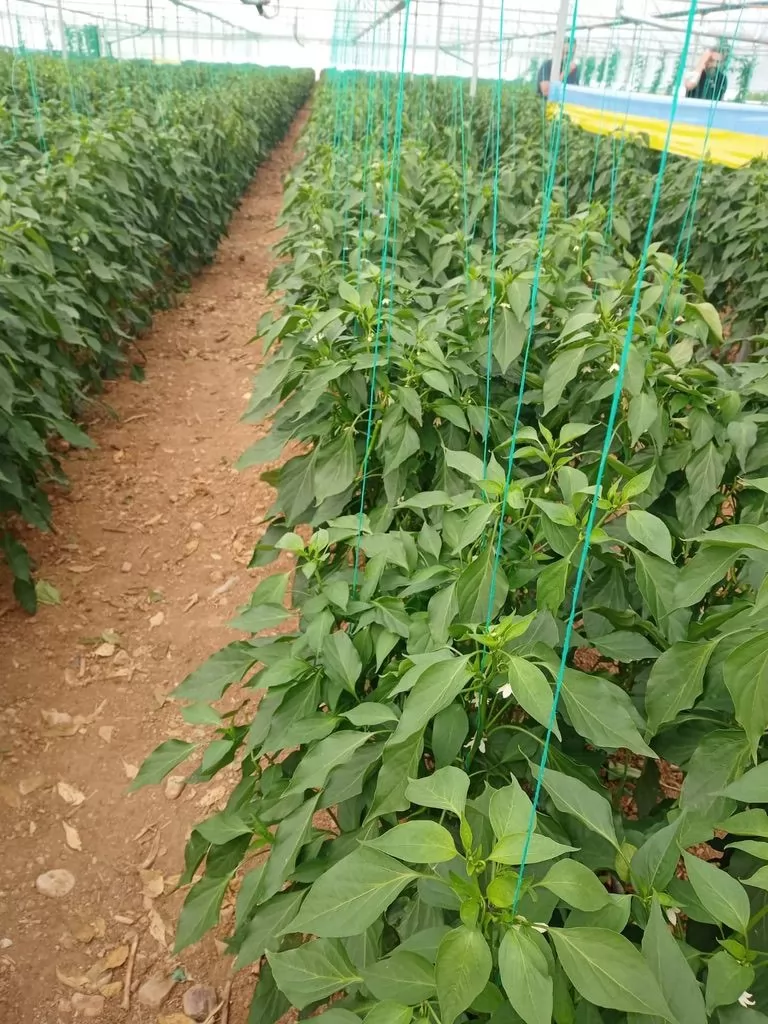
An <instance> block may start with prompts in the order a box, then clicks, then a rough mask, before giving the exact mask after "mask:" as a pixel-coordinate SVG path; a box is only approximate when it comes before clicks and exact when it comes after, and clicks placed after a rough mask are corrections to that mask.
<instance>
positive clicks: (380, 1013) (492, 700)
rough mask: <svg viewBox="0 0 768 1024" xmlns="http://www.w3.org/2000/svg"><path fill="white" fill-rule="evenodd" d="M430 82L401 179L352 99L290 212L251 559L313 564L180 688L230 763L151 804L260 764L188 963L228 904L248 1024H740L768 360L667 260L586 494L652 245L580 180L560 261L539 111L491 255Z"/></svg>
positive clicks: (180, 748)
mask: <svg viewBox="0 0 768 1024" xmlns="http://www.w3.org/2000/svg"><path fill="white" fill-rule="evenodd" d="M417 92H418V89H417V87H416V86H414V87H411V86H409V87H408V90H407V95H406V101H405V109H404V114H403V123H404V125H405V130H404V133H403V140H402V146H401V147H400V151H399V152H397V150H398V146H397V142H396V140H393V137H392V134H391V132H389V131H387V130H386V129H387V127H388V125H389V122H387V121H386V120H385V119H384V118H383V116H382V109H381V106H380V105H379V103H378V101H377V100H375V99H374V104H373V110H374V115H372V113H371V110H372V108H371V106H370V103H371V96H372V95H374V97H375V95H378V94H374V93H373V92H370V91H367V90H366V89H365V88H361V89H360V90H359V94H358V97H357V107H358V110H357V125H358V126H360V125H361V124H362V125H365V126H367V131H361V132H360V133H359V134H358V136H357V137H356V138H352V137H350V138H348V139H346V140H341V141H340V136H339V134H338V133H336V139H335V142H336V144H335V145H331V144H330V143H329V139H331V138H332V137H333V136H334V124H335V118H337V116H338V114H337V109H336V106H335V92H334V90H333V89H332V88H330V87H327V88H324V89H321V91H320V92H319V93H318V94H317V95H316V100H315V110H314V113H313V117H312V120H311V122H310V127H309V130H308V133H307V135H306V138H305V147H304V148H305V156H304V159H303V161H302V162H301V163H300V164H299V166H298V167H297V168H296V169H295V171H294V173H293V175H292V177H291V178H290V180H289V182H288V185H287V189H286V194H285V206H284V214H283V222H284V226H285V231H286V233H285V236H284V239H283V241H282V243H281V254H282V256H283V257H284V260H283V262H282V263H281V264H280V266H279V267H278V269H277V270H276V271H275V272H274V274H273V278H272V285H273V287H274V288H275V289H277V290H279V291H280V292H281V295H282V299H281V303H282V311H281V314H280V315H277V314H275V315H274V316H271V317H267V318H266V319H265V321H264V323H262V325H261V327H260V330H259V335H258V337H259V339H260V341H261V343H263V345H264V348H265V351H266V353H267V359H266V362H265V365H264V367H263V368H262V369H261V370H260V372H259V373H258V375H257V377H256V380H255V385H254V390H253V393H252V395H251V398H250V403H249V407H248V410H247V413H246V420H247V421H249V422H252V423H254V424H256V423H261V422H262V421H263V420H264V419H265V418H266V417H271V427H270V429H269V431H268V433H267V434H266V436H264V437H262V438H261V439H260V440H258V441H257V442H256V443H255V444H254V445H253V446H252V447H251V448H250V449H249V450H248V451H247V452H246V453H245V454H244V456H243V458H242V460H241V466H242V467H243V468H244V469H246V468H248V467H253V466H256V465H259V464H264V463H266V464H268V465H271V466H272V468H267V469H266V470H264V471H263V479H265V480H267V481H268V482H269V483H271V484H272V485H273V486H274V488H275V500H274V504H273V506H272V508H271V510H270V511H269V513H268V517H267V524H266V526H267V528H266V530H265V532H264V534H263V536H262V537H261V538H260V540H259V543H258V544H257V545H256V548H255V551H254V556H253V561H252V565H253V566H254V567H259V566H265V565H268V564H269V563H270V562H271V561H272V560H273V559H274V558H276V557H277V556H278V555H280V554H281V553H284V552H290V553H292V554H293V555H294V556H295V571H294V572H281V573H277V574H273V575H267V576H265V577H264V578H263V579H262V580H261V582H260V583H259V584H258V586H257V587H256V589H255V590H254V592H253V594H252V596H251V599H250V601H249V602H248V604H247V605H246V606H245V607H243V608H242V609H241V610H240V612H239V614H238V616H237V617H236V618H235V619H234V621H233V622H232V626H233V627H234V628H235V629H237V630H240V631H243V632H244V633H246V634H248V636H247V638H246V639H238V640H234V641H233V642H232V643H230V644H229V645H228V646H227V647H225V648H224V649H223V650H221V651H219V652H218V653H216V654H215V655H213V657H212V658H210V659H209V660H208V661H207V662H206V663H204V664H203V665H202V666H201V667H199V668H198V669H197V670H196V671H194V672H193V673H192V674H191V675H190V676H188V677H187V678H186V679H185V680H184V681H183V682H182V683H181V685H180V686H179V687H178V689H177V691H176V696H177V697H178V698H179V699H181V700H183V701H185V707H184V709H183V712H182V714H183V716H184V718H185V719H186V720H187V721H188V722H193V723H210V724H212V725H213V726H214V729H215V735H214V738H213V739H212V741H211V742H210V743H209V744H207V746H205V745H204V746H202V748H201V745H200V744H196V743H192V742H187V741H184V740H181V739H170V740H168V741H166V742H165V743H163V744H162V745H161V746H160V747H159V748H157V750H155V751H154V752H153V753H152V754H151V755H150V756H149V757H148V759H147V760H146V762H145V763H144V765H143V767H142V769H141V771H140V773H139V776H138V777H137V779H136V781H135V783H134V785H135V786H136V787H139V786H142V785H144V784H147V783H152V782H158V781H160V780H161V779H162V778H163V777H164V776H165V775H166V774H167V773H168V772H170V771H172V770H173V769H174V768H176V767H177V766H178V765H180V764H183V763H184V762H185V761H187V760H188V759H191V758H196V759H198V764H197V767H196V768H195V769H194V771H192V773H191V775H190V781H192V782H196V781H207V780H209V779H211V778H213V777H214V776H215V775H216V774H217V772H219V771H220V770H221V769H222V768H223V767H224V766H226V765H229V764H231V763H233V762H236V763H237V764H238V766H239V769H240V773H241V777H240V781H239V783H238V784H237V786H236V788H235V789H234V790H233V792H232V793H231V796H230V797H229V800H228V803H227V806H226V808H225V809H224V810H223V811H221V812H218V813H216V814H214V815H212V816H211V817H209V818H207V819H206V820H205V821H202V822H200V823H199V824H198V825H197V826H196V828H195V829H194V830H193V832H192V833H191V836H190V839H189V842H188V845H187V848H186V853H185V862H186V864H185V872H184V875H183V876H182V879H181V884H182V885H184V886H190V888H189V890H188V893H187V895H186V899H185V902H184V906H183V909H182V912H181V916H180V920H179V925H178V933H177V949H178V950H182V949H184V948H185V947H186V946H188V945H189V944H190V943H193V942H195V941H197V940H199V939H200V938H201V937H202V935H203V934H205V932H206V931H207V930H208V929H209V928H211V927H213V926H214V925H216V923H217V921H218V918H219V913H220V908H221V906H222V903H223V901H224V899H225V897H228V894H231V893H233V892H234V893H235V894H236V908H235V917H234V925H233V926H232V928H231V929H230V934H229V938H228V941H229V947H230V950H231V952H232V953H233V954H235V955H236V957H237V959H236V966H237V967H238V968H242V967H245V966H247V965H253V964H257V963H258V964H259V965H260V966H259V974H258V982H257V984H256V989H255V994H254V997H253V1003H252V1007H251V1012H250V1017H249V1024H256V1022H258V1024H273V1022H275V1021H277V1020H278V1019H279V1018H280V1017H282V1015H283V1014H285V1013H286V1012H287V1011H288V1010H289V1009H291V1008H295V1009H298V1011H300V1016H301V1017H302V1018H304V1017H307V1016H309V1015H311V1014H315V1013H318V1012H319V1013H320V1014H321V1017H322V1020H323V1021H324V1022H325V1021H327V1024H359V1022H360V1021H361V1020H364V1021H366V1022H371V1024H409V1022H410V1021H411V1020H416V1021H420V1022H427V1021H431V1022H433V1024H454V1022H455V1021H457V1020H459V1021H465V1020H470V1021H490V1022H493V1024H519V1022H520V1021H523V1022H525V1024H549V1022H550V1021H551V1020H554V1021H555V1022H556V1024H600V1022H605V1024H609V1022H619V1021H621V1022H623V1021H627V1022H632V1024H636V1022H637V1021H638V1020H639V1019H647V1018H652V1019H655V1020H663V1021H669V1022H673V1024H704V1022H706V1021H707V1020H719V1021H721V1022H722V1024H740V1021H741V1017H742V1016H745V1015H747V1014H748V1013H751V1014H753V1015H755V1014H756V1013H757V1012H758V1011H757V1010H755V1009H752V1008H751V1007H752V1006H753V1005H754V1003H755V1002H757V1004H758V1005H761V1004H762V1003H763V1001H764V1000H765V999H766V998H768V981H767V979H768V975H767V974H766V971H765V965H766V963H767V962H768V896H767V895H766V893H767V891H768V868H766V862H768V841H767V840H768V814H766V804H768V760H767V759H766V758H764V757H763V755H764V754H765V753H766V745H765V740H764V733H765V730H766V727H768V585H767V584H766V581H765V575H766V568H768V530H766V528H765V521H766V500H767V498H766V493H767V492H768V425H767V421H768V416H766V413H765V396H766V389H767V388H768V364H766V363H764V362H763V361H761V360H760V359H758V358H755V357H753V358H751V359H749V360H747V361H745V362H743V363H738V364H730V363H725V364H721V362H720V361H719V360H717V359H716V358H714V356H713V353H715V352H717V351H718V350H719V349H720V347H721V345H722V343H723V336H722V325H721V321H720V318H719V317H718V314H717V310H716V309H715V308H714V306H713V305H712V304H711V303H710V302H709V301H708V300H707V298H706V296H705V295H704V293H703V290H702V289H703V284H702V280H701V278H699V277H697V276H696V275H693V274H687V273H686V272H685V271H684V269H683V268H682V267H681V266H680V265H679V264H677V263H676V262H675V260H674V259H673V257H672V256H671V255H670V254H669V253H668V252H665V251H664V249H663V248H662V247H660V246H658V245H654V246H653V247H652V249H651V251H650V252H649V254H648V259H647V267H646V270H645V273H644V276H643V278H642V282H641V284H642V291H641V293H640V302H639V311H638V316H637V319H636V321H635V327H634V332H633V334H632V337H631V347H630V349H629V358H628V364H627V374H626V377H625V379H624V389H623V392H622V395H621V402H620V409H619V418H618V421H617V425H616V429H615V431H614V433H613V435H612V437H611V439H610V455H609V460H608V464H607V473H606V476H605V478H604V481H603V487H602V489H601V492H600V493H599V494H596V493H595V475H596V471H597V465H598V459H599V455H600V450H601V448H602V446H603V443H604V440H605V422H606V419H607V416H608V409H609V406H610V403H611V400H612V396H613V392H614V388H615V382H616V372H617V369H618V362H619V359H620V355H621V351H622V347H623V344H624V339H625V337H626V333H627V327H628V316H629V311H630V306H631V301H632V295H633V292H634V290H635V287H636V285H637V284H638V274H639V272H640V258H639V253H638V251H637V250H633V248H632V246H631V235H633V234H634V232H635V231H636V230H638V228H639V225H637V224H633V225H631V227H630V229H629V231H627V230H626V229H625V226H624V224H623V222H622V220H621V219H620V218H619V217H618V216H617V215H616V211H611V213H612V214H613V215H612V216H609V211H608V210H607V209H606V208H605V206H603V205H602V204H600V203H598V202H593V203H592V204H591V205H589V206H581V207H579V208H578V209H574V208H573V203H571V209H570V210H569V211H568V212H566V209H565V207H566V196H565V192H564V190H563V189H558V190H557V193H556V195H555V200H554V202H553V204H552V209H551V211H550V220H549V228H548V231H547V233H546V237H545V238H544V240H543V242H542V241H540V239H539V236H538V230H537V227H538V223H539V219H540V217H541V213H542V211H541V209H540V208H539V207H538V206H537V195H538V184H537V181H535V180H532V179H533V178H537V175H538V171H535V172H534V174H532V175H531V174H530V169H531V167H535V159H534V157H533V156H532V155H531V153H532V151H533V150H535V148H536V147H537V146H538V145H539V139H538V137H537V136H536V135H534V136H533V138H532V141H531V144H530V146H529V147H528V149H527V150H526V149H525V146H524V142H523V137H522V134H521V131H520V121H518V136H517V141H516V142H515V144H514V145H513V146H511V147H510V148H506V147H505V150H504V152H503V155H502V164H501V168H500V174H499V181H500V185H501V187H500V190H499V194H500V199H501V201H500V216H499V218H498V224H497V246H496V249H497V251H496V253H495V254H494V252H493V246H492V244H491V234H492V230H493V224H492V220H493V218H492V217H491V216H490V214H489V212H488V203H487V200H488V181H487V178H485V177H484V176H483V174H482V173H481V164H482V152H481V150H482V145H476V144H475V143H472V145H471V150H472V152H471V154H470V158H469V159H468V160H465V161H462V160H461V159H455V158H454V156H453V154H454V153H456V152H458V150H459V149H460V148H461V147H459V146H457V145H456V144H455V142H456V140H455V139H451V138H450V134H451V129H452V126H451V121H450V113H449V111H450V102H449V99H450V98H448V99H447V100H446V102H444V103H443V105H442V107H441V106H440V105H439V104H438V103H436V104H435V106H434V108H433V110H432V127H433V131H432V132H431V133H430V134H429V135H428V136H427V138H426V141H425V138H424V137H421V138H412V137H410V136H409V132H408V127H409V125H410V124H411V121H410V118H411V117H412V116H416V114H415V110H416V106H417V99H418V96H417ZM385 98H386V99H387V103H388V104H389V101H390V100H391V97H388V98H387V97H385ZM443 99H444V100H445V99H446V97H445V96H443ZM520 104H521V106H520V113H521V115H522V112H523V111H524V110H525V116H526V117H527V118H528V119H529V121H530V123H531V124H535V123H538V122H537V121H536V118H537V117H538V116H540V115H539V114H537V110H538V108H537V107H533V105H532V104H531V107H530V108H525V106H524V103H523V101H520ZM441 111H442V113H441ZM419 116H420V115H419ZM467 130H468V133H469V127H468V129H467ZM382 140H383V142H384V144H385V145H386V156H385V155H384V150H383V147H382V145H381V143H382ZM393 150H394V151H395V152H394V156H395V158H396V161H397V162H396V166H395V168H394V171H393V169H392V162H391V161H392V158H393ZM526 152H527V153H528V156H527V158H526V155H525V154H526ZM526 159H528V160H529V163H528V164H526V163H525V160H526ZM524 174H527V175H528V177H527V178H524V177H523V175H524ZM392 183H396V185H397V191H396V211H397V224H396V227H395V226H394V224H393V214H394V200H393V196H392V195H391V193H390V189H389V186H390V184H392ZM526 184H527V186H528V192H526ZM384 246H388V247H389V248H388V251H387V254H384V252H383V250H384ZM390 250H391V252H390ZM383 256H384V258H382V257H383ZM534 279H536V287H535V288H534ZM529 337H530V338H531V345H530V349H529V351H528V352H527V357H526V341H527V339H528V338H529ZM524 364H525V370H526V371H527V372H526V377H525V382H523V370H524ZM518 413H519V429H518V430H517V434H516V451H515V457H514V461H513V464H512V474H511V480H510V486H509V487H508V488H506V487H505V471H506V467H507V465H508V460H509V456H510V445H511V438H512V434H513V428H514V422H515V417H516V415H517V414H518ZM288 444H290V445H291V449H290V450H291V452H292V453H294V454H292V455H291V457H290V458H287V460H286V461H282V462H281V461H279V460H280V457H281V455H282V453H283V452H284V449H285V447H286V445H288ZM250 471H253V470H252V469H251V470H250ZM593 501H597V519H596V522H595V527H594V529H593V530H592V533H591V538H590V540H591V546H590V549H589V556H588V560H587V565H586V574H585V578H584V585H583V589H582V590H581V593H580V594H579V595H578V611H577V615H576V619H575V630H574V632H573V634H572V636H571V641H570V645H569V647H568V650H567V651H566V652H565V654H566V667H565V671H564V677H563V685H562V692H561V697H560V700H559V702H558V705H557V707H556V708H555V709H554V710H555V712H556V713H555V715H554V717H552V716H553V693H554V691H553V684H554V681H555V679H556V677H557V675H558V666H559V664H560V661H561V657H562V656H563V653H564V651H563V647H564V643H565V634H566V620H567V618H568V614H569V607H570V603H571V601H572V599H573V591H574V584H575V577H576V565H577V562H578V560H579V557H580V553H581V550H582V545H583V543H584V540H585V531H586V525H587V518H588V512H589V508H590V505H591V503H592V502H593ZM497 557H498V565H497V564H496V562H497ZM240 683H242V684H243V686H244V687H245V689H244V690H243V691H241V692H242V699H240V700H238V701H237V702H236V704H235V706H234V707H233V706H232V705H231V704H230V705H229V707H230V710H228V711H226V712H222V711H219V710H217V709H216V707H215V704H216V702H217V701H219V700H220V699H221V698H222V696H224V694H225V693H226V691H227V690H228V689H229V688H230V687H232V686H235V685H237V684H240ZM257 691H258V692H259V693H260V694H261V695H262V696H261V700H260V702H258V708H256V703H257V701H256V699H255V696H256V692H257ZM550 723H551V725H552V736H551V745H550V747H549V750H548V758H547V761H546V768H545V769H544V770H543V771H542V770H541V768H540V760H541V755H542V748H543V746H544V744H545V742H546V735H547V728H548V725H549V724H550ZM665 763H666V764H672V765H674V766H677V771H676V772H674V773H672V774H670V771H671V770H670V769H669V768H664V767H663V765H664V764H665ZM660 765H661V766H662V768H660ZM537 782H540V785H541V790H540V800H539V801H538V806H537V808H535V813H534V807H533V802H532V796H533V794H534V792H535V790H536V787H537ZM706 844H710V845H709V851H710V858H711V857H712V855H713V854H715V853H716V850H717V847H718V846H719V848H720V850H721V851H722V850H725V852H724V854H723V855H722V857H720V858H715V859H707V858H706V857H702V856H700V855H699V854H701V853H702V850H706V849H707V845H706ZM712 844H714V846H713V845H712ZM523 862H525V870H524V871H523V870H521V865H522V864H523ZM229 898H231V896H230V897H228V899H229Z"/></svg>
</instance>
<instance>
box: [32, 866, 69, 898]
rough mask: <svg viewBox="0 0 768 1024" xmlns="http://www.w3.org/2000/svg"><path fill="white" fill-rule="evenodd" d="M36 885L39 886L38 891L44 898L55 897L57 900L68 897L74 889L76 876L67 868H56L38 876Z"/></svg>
mask: <svg viewBox="0 0 768 1024" xmlns="http://www.w3.org/2000/svg"><path fill="white" fill-rule="evenodd" d="M35 885H36V886H37V891H38V892H40V893H42V894H43V896H53V897H54V898H55V899H61V897H62V896H67V895H68V894H69V893H71V892H72V890H73V889H74V887H75V876H74V875H73V874H72V873H71V871H67V870H66V869H65V868H54V869H53V870H52V871H46V872H44V873H43V874H42V875H38V876H37V878H36V879H35Z"/></svg>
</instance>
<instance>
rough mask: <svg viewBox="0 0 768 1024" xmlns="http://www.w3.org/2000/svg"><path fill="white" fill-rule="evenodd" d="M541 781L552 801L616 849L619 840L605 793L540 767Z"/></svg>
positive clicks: (578, 780)
mask: <svg viewBox="0 0 768 1024" xmlns="http://www.w3.org/2000/svg"><path fill="white" fill-rule="evenodd" d="M542 785H543V786H544V789H545V790H546V792H547V794H548V796H549V797H550V799H551V800H552V803H553V804H554V805H555V807H556V808H557V809H558V811H562V813H563V814H570V815H571V816H572V817H574V818H576V819H577V820H578V821H580V822H581V823H582V825H586V827H587V828H588V829H589V830H590V831H591V832H595V833H597V835H599V836H602V838H603V839H606V840H607V841H608V842H609V843H610V844H611V846H613V847H614V848H615V849H617V850H618V849H619V840H618V838H617V836H616V828H615V826H614V824H613V809H612V808H611V804H610V802H609V801H608V800H607V799H606V797H604V796H601V795H600V794H599V793H596V792H595V791H594V790H593V789H591V788H590V787H589V786H587V784H586V783H584V782H582V781H581V779H577V778H576V777H575V776H572V775H565V774H563V773H562V772H556V771H554V770H553V769H552V768H546V769H545V770H544V778H543V779H542Z"/></svg>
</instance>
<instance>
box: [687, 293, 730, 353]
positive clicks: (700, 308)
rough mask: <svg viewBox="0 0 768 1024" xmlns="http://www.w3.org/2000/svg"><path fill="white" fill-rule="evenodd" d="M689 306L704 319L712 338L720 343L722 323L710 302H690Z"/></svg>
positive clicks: (721, 340) (721, 341)
mask: <svg viewBox="0 0 768 1024" xmlns="http://www.w3.org/2000/svg"><path fill="white" fill-rule="evenodd" d="M691 306H692V307H693V309H695V310H696V312H697V313H698V315H699V316H700V317H701V319H702V320H703V321H704V323H705V324H706V325H707V327H708V328H709V332H710V334H711V335H712V337H713V338H714V340H715V341H716V342H717V343H718V344H721V345H722V343H723V325H722V322H721V321H720V314H719V313H718V312H717V310H716V309H715V307H714V306H713V305H712V303H711V302H692V303H691Z"/></svg>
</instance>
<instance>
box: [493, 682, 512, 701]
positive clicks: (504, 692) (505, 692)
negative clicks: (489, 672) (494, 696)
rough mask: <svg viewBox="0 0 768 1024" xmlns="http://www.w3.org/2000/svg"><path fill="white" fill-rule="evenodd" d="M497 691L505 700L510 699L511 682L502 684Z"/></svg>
mask: <svg viewBox="0 0 768 1024" xmlns="http://www.w3.org/2000/svg"><path fill="white" fill-rule="evenodd" d="M496 693H500V694H501V696H502V697H503V698H504V700H509V698H510V697H511V696H512V687H511V686H510V685H509V683H504V685H503V686H500V687H499V688H498V690H497V691H496Z"/></svg>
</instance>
